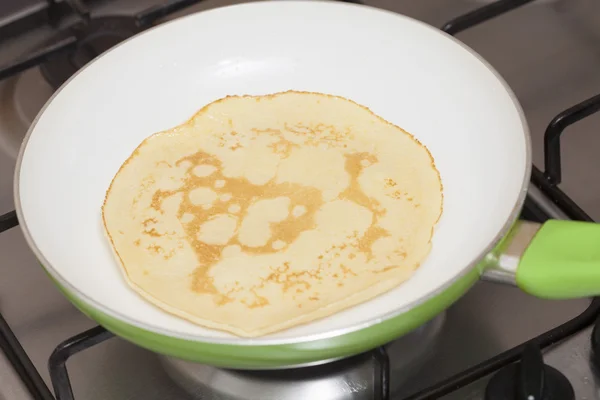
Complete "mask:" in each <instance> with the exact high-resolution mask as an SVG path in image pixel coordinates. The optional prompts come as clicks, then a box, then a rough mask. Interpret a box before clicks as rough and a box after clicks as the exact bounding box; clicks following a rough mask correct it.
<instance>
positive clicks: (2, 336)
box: [0, 0, 600, 400]
mask: <svg viewBox="0 0 600 400" xmlns="http://www.w3.org/2000/svg"><path fill="white" fill-rule="evenodd" d="M199 1H201V0H173V1H170V2H166V4H163V5H162V6H156V7H152V8H150V9H147V10H145V11H143V12H141V13H139V14H138V15H137V16H136V17H135V18H136V20H137V21H138V22H139V24H140V26H143V27H148V26H150V25H151V24H152V23H154V22H155V21H156V20H157V19H159V18H161V17H164V16H166V15H168V14H170V13H173V12H175V11H179V10H181V9H183V8H185V7H188V6H190V5H192V4H195V3H198V2H199ZM341 1H344V0H341ZM531 1H532V0H499V1H496V2H494V3H492V4H489V5H487V6H484V7H481V8H478V9H476V10H474V11H472V12H470V13H467V14H465V15H462V16H460V17H458V18H455V19H454V20H452V21H450V22H448V23H447V24H445V25H444V26H443V28H442V30H443V31H445V32H446V33H449V34H452V35H454V34H456V33H459V32H461V31H464V30H466V29H469V28H471V27H473V26H475V25H477V24H480V23H483V22H485V21H488V20H490V19H492V18H496V17H499V16H501V15H502V14H505V13H507V12H509V11H511V10H514V9H516V8H518V7H520V6H523V5H525V4H527V3H530V2H531ZM345 2H348V3H360V1H355V0H348V1H345ZM69 3H70V4H73V5H77V6H78V7H76V11H77V12H78V13H81V14H83V15H84V16H85V15H89V14H87V12H86V10H85V8H83V6H82V5H81V3H80V2H78V1H72V2H69ZM76 42H77V38H75V37H70V38H67V39H64V40H63V41H61V42H59V43H55V44H53V45H51V46H48V47H46V48H44V49H42V50H40V51H38V52H36V53H35V54H30V55H29V56H28V57H25V58H23V59H22V60H19V61H17V62H15V63H13V64H11V65H8V66H6V67H4V68H0V80H2V79H4V78H7V77H8V76H12V75H14V74H17V73H19V72H22V71H24V70H26V69H28V68H31V67H33V66H35V65H39V64H40V63H41V62H43V61H46V60H47V59H48V58H49V57H51V56H52V55H55V54H57V53H60V52H63V51H68V50H69V49H70V48H72V46H73V45H75V44H76ZM598 111H600V94H599V95H597V96H594V97H592V98H590V99H587V100H584V101H582V102H581V103H579V104H577V105H575V106H573V107H571V108H569V109H567V110H565V111H563V112H562V113H560V114H559V115H557V116H556V117H555V118H554V119H553V120H552V121H551V122H550V124H549V125H548V128H547V129H546V133H545V137H544V151H545V165H544V169H545V171H544V172H542V171H540V170H539V169H538V168H537V167H535V166H534V167H533V172H532V176H531V183H532V184H533V185H535V186H536V187H538V188H539V189H540V190H541V191H542V193H543V194H544V195H546V196H547V197H548V198H549V199H550V200H552V202H554V203H555V204H556V206H557V207H558V208H559V209H560V210H561V211H563V212H564V213H565V214H566V215H567V216H568V217H569V218H571V219H574V220H581V221H592V219H591V218H590V217H589V215H587V214H586V213H585V212H584V211H583V210H582V209H581V208H580V207H579V206H578V205H577V204H576V203H575V202H574V201H573V200H572V199H571V198H570V197H569V196H567V195H566V194H565V193H564V192H563V191H562V190H561V189H560V188H558V186H557V185H558V184H559V183H560V182H561V160H560V136H561V135H562V133H563V132H564V130H565V129H566V128H567V127H568V126H570V125H572V124H574V123H576V122H577V121H579V120H581V119H583V118H585V117H588V116H590V115H592V114H593V113H595V112H598ZM522 217H524V218H526V219H530V220H534V221H537V222H544V221H545V220H547V219H549V218H550V216H549V215H548V214H547V213H546V212H545V211H544V210H543V209H542V208H541V207H540V206H538V205H537V204H536V203H535V202H534V201H533V200H532V199H530V198H527V199H526V201H525V206H524V209H523V213H522ZM16 225H18V220H17V217H16V213H15V212H14V211H11V212H9V213H7V214H5V215H2V216H0V233H1V232H4V231H6V230H8V229H10V228H12V227H14V226H16ZM598 314H600V299H598V298H596V299H594V300H593V301H592V303H591V305H590V306H589V307H588V308H587V309H586V310H585V311H584V312H583V313H581V314H580V315H579V316H577V317H575V318H573V319H572V320H570V321H568V322H566V323H564V324H562V325H560V326H558V327H556V328H554V329H552V330H550V331H548V332H546V333H544V334H542V335H539V336H538V337H536V338H534V339H531V340H530V341H528V342H526V343H523V344H521V345H519V346H516V347H514V348H512V349H510V350H508V351H505V352H504V353H501V354H499V355H497V356H495V357H493V358H491V359H489V360H487V361H484V362H482V363H480V364H479V365H476V366H474V367H472V368H469V369H467V370H465V371H463V372H461V373H459V374H457V375H455V376H452V377H450V378H448V379H446V380H444V381H442V382H439V383H437V384H436V385H434V386H432V387H430V388H427V389H425V390H422V391H420V392H418V393H414V394H412V395H410V396H408V397H406V398H404V399H403V400H425V399H437V398H439V397H441V396H444V395H447V394H449V393H451V392H453V391H455V390H457V389H459V388H461V387H464V386H466V385H468V384H470V383H472V382H474V381H476V380H478V379H480V378H483V377H484V376H486V375H489V374H491V373H493V372H495V371H497V370H499V369H500V368H502V367H504V366H506V365H508V364H510V363H512V362H515V361H517V360H518V359H519V358H520V356H521V353H522V352H523V349H524V348H525V347H526V346H527V345H529V346H531V345H535V346H538V347H539V348H545V347H547V346H549V345H551V344H552V343H555V342H557V341H560V340H562V339H564V338H566V337H568V336H570V335H572V334H574V333H576V332H578V331H579V330H581V329H583V328H585V327H587V326H589V325H591V324H592V323H593V322H594V320H595V319H596V317H597V316H598ZM111 337H113V334H112V333H110V332H108V331H106V330H105V329H104V328H102V327H100V326H98V327H95V328H92V329H90V330H88V331H85V332H82V333H80V334H78V335H76V336H74V337H72V338H69V339H67V340H65V341H64V342H62V343H61V344H59V345H58V346H57V347H56V349H55V350H54V352H53V353H52V355H51V356H50V359H49V363H48V367H49V370H50V377H51V380H52V385H53V388H54V392H55V396H56V398H55V397H53V396H52V394H51V392H50V390H49V389H48V387H47V386H46V384H45V383H44V381H43V380H42V378H41V377H40V375H39V373H38V371H37V370H36V369H35V367H34V366H33V364H32V362H31V360H30V359H29V357H28V356H27V354H26V353H25V351H24V350H23V348H22V347H21V345H20V343H19V342H18V340H17V339H16V337H15V335H14V334H13V332H12V331H11V329H10V327H9V326H8V324H7V323H6V321H5V320H4V318H2V316H1V315H0V348H1V349H2V350H3V351H4V353H5V354H6V355H7V358H8V359H9V361H10V362H11V364H12V365H13V367H14V369H15V371H16V372H17V373H18V374H19V376H20V377H21V379H22V380H23V382H24V383H25V385H26V386H27V388H28V389H29V391H30V393H31V394H32V395H33V397H34V398H35V399H40V400H54V399H56V400H74V395H73V391H72V389H71V383H70V380H69V375H68V371H67V368H66V361H67V360H68V359H69V358H70V357H71V356H73V355H74V354H76V353H78V352H80V351H83V350H85V349H88V348H90V347H92V346H94V345H96V344H98V343H101V342H103V341H105V340H107V339H109V338H111ZM371 355H372V357H373V359H374V360H375V364H376V366H375V368H374V382H375V385H374V387H375V393H374V394H373V396H374V398H375V399H379V400H389V398H390V385H389V381H390V367H389V357H388V355H387V352H386V350H385V347H379V348H377V349H375V350H373V351H371Z"/></svg>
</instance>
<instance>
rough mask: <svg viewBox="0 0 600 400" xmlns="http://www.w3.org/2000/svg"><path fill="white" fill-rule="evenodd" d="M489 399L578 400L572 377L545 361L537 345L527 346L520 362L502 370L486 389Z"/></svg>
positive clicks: (487, 399)
mask: <svg viewBox="0 0 600 400" xmlns="http://www.w3.org/2000/svg"><path fill="white" fill-rule="evenodd" d="M485 399H486V400H513V399H514V400H575V392H574V391H573V387H572V386H571V383H570V382H569V380H568V379H567V378H566V377H565V376H564V375H563V374H562V373H561V372H560V371H558V370H557V369H555V368H553V367H551V366H549V365H546V364H544V360H543V358H542V353H541V351H540V349H539V348H538V347H537V346H535V345H532V344H530V345H527V346H526V347H525V350H524V351H523V355H522V357H521V361H520V362H519V363H516V364H511V365H509V366H508V367H505V368H503V369H502V370H500V371H499V372H498V373H496V375H494V376H493V377H492V379H491V380H490V382H489V383H488V386H487V388H486V390H485Z"/></svg>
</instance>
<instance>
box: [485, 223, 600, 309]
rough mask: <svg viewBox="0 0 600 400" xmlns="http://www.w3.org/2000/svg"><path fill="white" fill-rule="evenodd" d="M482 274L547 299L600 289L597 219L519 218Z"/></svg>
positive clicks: (586, 294) (593, 293)
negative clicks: (542, 220)
mask: <svg viewBox="0 0 600 400" xmlns="http://www.w3.org/2000/svg"><path fill="white" fill-rule="evenodd" d="M491 259H492V260H493V261H492V263H491V265H490V268H488V269H487V270H486V271H485V272H484V278H488V279H492V280H495V281H499V280H500V281H503V282H511V281H512V282H513V283H516V285H517V286H518V287H520V288H521V289H522V290H523V291H525V292H527V293H529V294H532V295H534V296H536V297H540V298H545V299H572V298H579V297H590V296H598V295H600V224H595V223H590V222H578V221H563V220H549V221H547V222H546V223H544V224H542V225H540V224H535V223H531V222H524V221H519V222H517V223H516V224H515V226H514V227H513V229H512V230H511V233H510V234H509V235H508V236H507V237H506V240H505V241H504V242H503V243H502V244H501V245H500V246H499V248H498V249H497V250H496V251H495V253H494V254H493V255H492V256H491Z"/></svg>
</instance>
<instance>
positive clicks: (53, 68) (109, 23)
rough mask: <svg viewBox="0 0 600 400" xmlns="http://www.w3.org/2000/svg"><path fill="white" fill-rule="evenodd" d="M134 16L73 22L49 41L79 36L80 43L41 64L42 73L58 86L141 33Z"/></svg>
mask: <svg viewBox="0 0 600 400" xmlns="http://www.w3.org/2000/svg"><path fill="white" fill-rule="evenodd" d="M137 21H138V20H137V19H135V18H134V17H125V16H112V17H98V18H93V19H90V20H86V21H85V22H81V23H78V24H76V25H73V26H71V27H69V28H67V29H65V30H64V31H62V32H61V33H59V34H58V35H56V36H54V37H53V38H52V39H51V41H49V44H51V43H56V42H58V41H60V40H64V39H67V38H68V37H72V36H75V37H76V38H77V44H76V45H75V47H74V49H73V50H71V51H64V52H61V53H59V54H57V55H55V56H53V57H51V58H50V59H49V60H48V61H47V62H45V63H44V64H42V65H41V67H40V69H41V71H42V75H43V76H44V78H46V80H47V81H48V83H50V85H52V87H54V88H55V89H56V88H58V87H60V85H62V84H63V83H64V82H65V81H66V80H67V79H69V78H70V77H71V76H72V75H73V74H75V72H77V71H78V70H79V69H80V68H82V67H83V66H85V65H86V64H87V63H88V62H90V61H92V60H93V59H94V58H96V57H97V56H99V55H100V54H102V53H103V52H105V51H106V50H108V49H110V48H111V47H113V46H115V45H116V44H118V43H120V42H122V41H123V40H125V39H127V38H129V37H131V36H133V35H135V34H136V33H138V32H141V31H142V30H143V29H142V28H141V27H140V25H139V24H138V22H137Z"/></svg>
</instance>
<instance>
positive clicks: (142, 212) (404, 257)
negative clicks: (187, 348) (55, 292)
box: [102, 91, 442, 337]
mask: <svg viewBox="0 0 600 400" xmlns="http://www.w3.org/2000/svg"><path fill="white" fill-rule="evenodd" d="M441 212H442V185H441V181H440V176H439V173H438V171H437V170H436V168H435V166H434V163H433V159H432V157H431V155H430V154H429V152H428V150H427V149H426V148H425V147H424V146H423V145H421V144H420V143H419V142H418V141H417V140H416V139H415V138H414V137H412V136H411V135H410V134H408V133H407V132H405V131H403V130H402V129H400V128H399V127H397V126H395V125H393V124H391V123H389V122H387V121H385V120H383V119H382V118H380V117H378V116H377V115H375V114H373V113H372V112H371V111H370V110H369V109H367V108H366V107H363V106H360V105H358V104H356V103H354V102H352V101H350V100H347V99H344V98H342V97H336V96H331V95H326V94H320V93H308V92H297V91H288V92H283V93H276V94H272V95H266V96H229V97H226V98H224V99H220V100H217V101H215V102H213V103H211V104H209V105H207V106H205V107H204V108H202V109H201V110H200V111H199V112H198V113H197V114H196V115H194V116H193V117H192V118H191V119H190V120H189V121H188V122H186V123H184V124H183V125H180V126H178V127H176V128H173V129H171V130H168V131H164V132H159V133H156V134H154V135H152V136H150V137H149V138H147V139H145V140H144V141H143V142H142V143H141V144H140V145H139V147H138V148H137V149H136V150H135V151H134V152H133V154H132V155H131V156H130V157H129V158H128V159H127V160H126V161H125V163H124V164H123V166H122V167H121V168H120V169H119V171H118V173H117V174H116V176H115V177H114V179H113V181H112V183H111V185H110V187H109V189H108V191H107V193H106V199H105V201H104V205H103V207H102V216H103V221H104V226H105V229H106V233H107V235H108V237H109V239H110V243H111V245H112V248H113V250H114V253H115V254H116V255H117V259H118V261H119V264H120V265H121V267H122V269H123V271H124V275H125V279H126V281H127V283H128V284H129V285H130V286H131V287H132V288H133V290H135V291H136V292H137V293H139V294H140V295H141V296H143V297H144V298H145V299H147V300H148V301H150V302H151V303H153V304H155V305H156V306H158V307H160V308H161V309H163V310H165V311H167V312H169V313H172V314H175V315H177V316H179V317H182V318H185V319H186V320H189V321H191V322H193V323H196V324H198V325H201V326H204V327H207V328H213V329H219V330H222V331H227V332H230V333H233V334H235V335H239V336H246V337H255V336H261V335H265V334H268V333H272V332H276V331H280V330H283V329H286V328H290V327H293V326H296V325H300V324H305V323H307V322H310V321H314V320H316V319H320V318H323V317H327V316H329V315H332V314H334V313H336V312H339V311H341V310H343V309H346V308H348V307H351V306H353V305H356V304H359V303H362V302H365V301H367V300H369V299H371V298H373V297H375V296H377V295H380V294H382V293H384V292H387V291H389V290H390V289H392V288H394V287H396V286H398V285H399V284H400V283H402V282H403V281H405V280H407V279H408V278H409V277H410V276H411V275H412V273H413V271H414V270H415V269H416V268H417V267H418V266H419V264H420V263H422V261H423V260H424V259H425V257H426V256H427V255H428V253H429V251H430V248H431V236H432V232H433V228H434V226H435V224H436V222H437V220H438V218H439V217H440V215H441Z"/></svg>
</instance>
